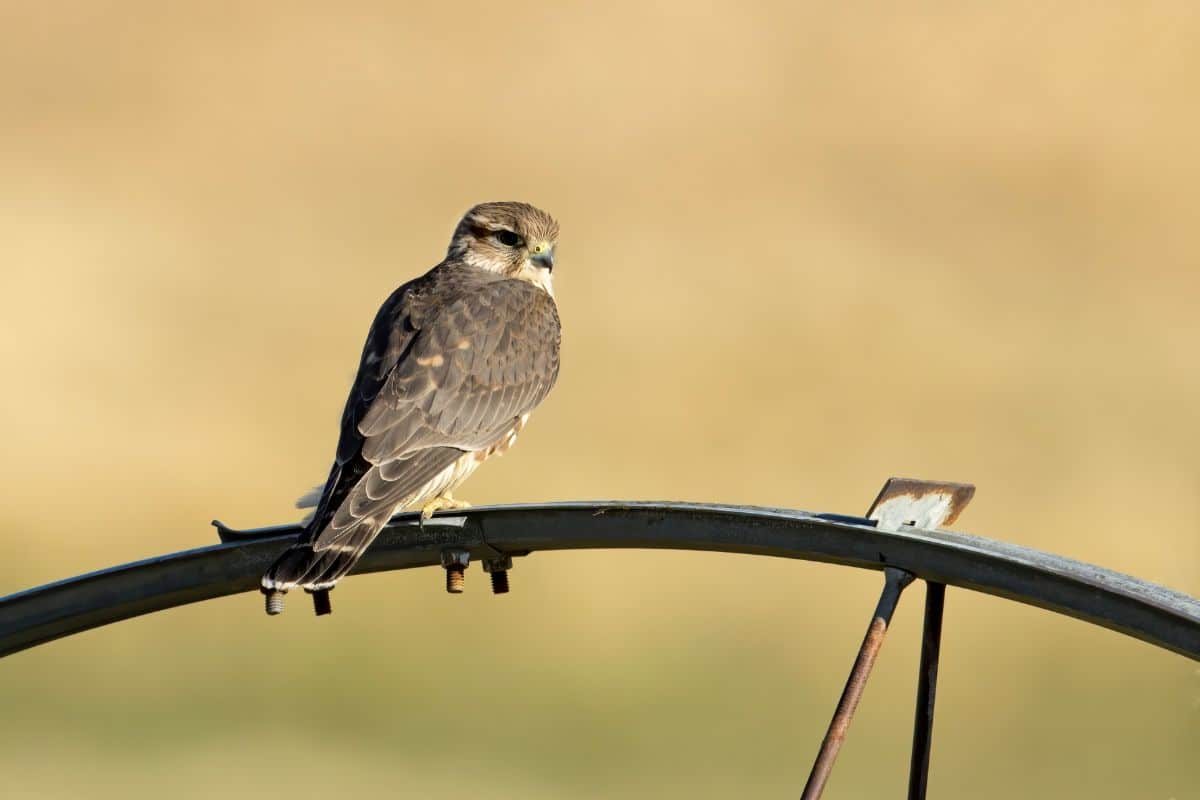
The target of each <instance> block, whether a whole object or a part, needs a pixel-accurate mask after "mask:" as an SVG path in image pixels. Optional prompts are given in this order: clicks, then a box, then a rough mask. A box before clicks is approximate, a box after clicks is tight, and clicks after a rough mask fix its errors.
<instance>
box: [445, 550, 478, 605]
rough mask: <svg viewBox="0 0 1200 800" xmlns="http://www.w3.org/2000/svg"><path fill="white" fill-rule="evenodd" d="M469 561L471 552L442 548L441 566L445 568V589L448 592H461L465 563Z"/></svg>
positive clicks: (464, 577)
mask: <svg viewBox="0 0 1200 800" xmlns="http://www.w3.org/2000/svg"><path fill="white" fill-rule="evenodd" d="M469 563H471V554H470V553H468V552H467V551H466V550H443V551H442V566H443V567H445V568H446V591H447V592H449V593H450V594H462V591H463V584H464V583H465V581H466V577H467V576H466V574H465V573H466V569H467V565H468V564H469Z"/></svg>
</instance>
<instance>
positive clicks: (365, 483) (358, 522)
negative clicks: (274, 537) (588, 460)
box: [312, 280, 559, 552]
mask: <svg viewBox="0 0 1200 800" xmlns="http://www.w3.org/2000/svg"><path fill="white" fill-rule="evenodd" d="M449 294H451V296H450V297H447V298H446V300H447V301H448V302H445V303H442V304H437V310H436V311H434V312H432V313H427V314H426V315H425V316H427V317H428V319H427V320H423V321H422V324H421V327H420V328H418V329H417V330H416V331H415V333H413V335H412V337H411V341H410V342H408V343H407V346H405V347H404V348H403V352H402V353H401V354H400V356H399V357H398V360H397V362H396V364H395V366H394V367H393V368H392V370H391V372H390V373H389V374H388V375H387V378H386V380H385V381H384V382H383V383H382V386H381V387H380V388H379V390H378V392H377V394H376V395H375V396H374V397H373V399H371V401H370V403H369V405H367V407H366V409H365V413H363V414H362V415H361V417H360V418H359V419H358V421H357V425H356V433H357V434H358V436H356V437H350V438H354V439H358V442H357V444H358V447H357V450H358V452H357V453H355V454H354V457H353V458H351V459H347V460H346V461H343V458H344V457H346V456H350V455H351V454H350V453H349V452H343V448H342V447H341V446H339V452H338V460H339V462H342V463H345V465H346V467H348V468H349V469H347V470H346V471H345V472H346V475H345V478H350V477H353V478H354V481H353V485H352V486H347V487H346V491H345V492H344V494H343V497H342V498H340V502H338V503H337V506H336V508H333V507H329V505H330V504H323V505H326V506H327V511H328V513H327V514H326V516H327V518H328V522H327V524H325V525H324V526H323V529H318V530H320V533H319V535H318V536H317V537H316V539H315V540H314V541H313V542H312V549H313V550H314V551H317V552H320V551H322V550H326V549H329V548H336V549H343V548H344V547H345V546H346V544H347V542H348V540H349V539H351V538H355V537H354V536H353V534H354V532H355V531H356V530H358V529H360V528H361V527H363V524H364V523H366V524H369V525H370V526H372V527H376V526H377V525H381V524H382V523H383V522H384V521H386V519H385V515H387V514H390V513H391V511H392V510H393V509H394V508H395V506H396V504H397V503H399V502H402V501H406V500H407V499H408V498H410V497H411V495H412V494H413V493H414V492H416V491H417V490H419V489H420V488H421V487H422V486H424V485H425V484H426V483H427V482H428V481H429V480H431V479H432V478H434V477H435V476H436V475H437V474H438V473H439V472H441V471H442V470H444V469H446V468H447V467H448V466H450V465H451V464H453V463H454V462H455V461H456V460H457V459H458V458H459V457H460V456H461V455H462V454H463V453H464V452H470V451H474V450H479V449H482V448H485V447H488V446H490V445H492V444H494V443H495V442H496V441H497V440H498V439H499V438H501V437H502V436H504V435H505V434H506V433H507V432H508V431H509V429H510V428H511V427H512V425H513V422H514V420H515V419H516V418H518V417H520V416H522V415H523V414H526V413H528V412H529V411H531V410H532V409H533V408H534V407H536V406H537V405H538V403H540V402H541V401H542V399H543V398H544V397H545V396H546V394H547V393H548V392H549V391H550V389H551V387H552V386H553V385H554V381H555V379H556V378H557V376H558V344H559V320H558V313H557V310H556V309H555V306H554V301H553V300H552V299H551V298H550V297H549V296H548V295H547V294H546V293H545V292H543V291H541V290H540V289H538V288H536V287H534V286H532V285H530V284H529V283H526V282H524V281H517V280H499V281H491V282H487V283H483V284H477V285H475V286H472V287H470V288H469V289H467V290H465V291H464V290H461V289H458V290H455V291H454V292H452V293H449ZM429 299H430V300H431V301H434V300H436V299H437V298H429ZM356 385H357V383H356ZM349 413H350V408H349V405H348V406H347V414H349ZM345 433H348V432H344V434H343V440H345V439H346V438H348V437H346V435H345ZM350 462H356V463H354V464H352V463H350ZM345 478H343V480H344V479H345ZM329 491H330V488H329V487H327V488H326V492H327V493H328V492H329ZM331 499H332V498H331ZM330 514H331V516H329V515H330ZM319 518H320V517H318V520H319ZM376 529H377V527H376ZM372 535H373V534H372Z"/></svg>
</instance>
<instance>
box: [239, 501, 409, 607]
mask: <svg viewBox="0 0 1200 800" xmlns="http://www.w3.org/2000/svg"><path fill="white" fill-rule="evenodd" d="M383 521H384V522H386V521H387V520H386V518H385V519H384V520H383ZM382 528H383V524H382V523H381V522H376V521H375V520H373V519H365V520H362V521H361V522H360V523H359V524H358V525H356V526H355V527H354V529H353V530H351V531H347V534H346V535H345V538H344V539H343V540H342V541H339V542H338V543H337V544H336V545H334V546H332V547H329V548H327V549H325V550H320V551H314V550H313V549H312V543H311V542H302V543H299V544H295V545H292V546H291V547H290V548H288V549H287V550H285V551H284V552H283V555H281V556H280V557H279V558H278V559H276V561H275V563H274V564H272V565H271V567H270V569H268V570H267V572H266V574H265V575H263V579H262V588H263V589H264V590H265V591H277V592H286V591H287V590H288V589H293V588H295V587H297V586H298V587H301V588H303V589H307V590H308V591H310V592H315V591H320V590H322V589H332V588H333V587H334V585H335V584H336V583H337V582H338V581H339V580H341V579H342V578H344V577H345V576H346V573H348V572H349V571H350V570H351V569H352V568H353V567H354V565H355V564H356V563H358V560H359V558H361V557H362V554H363V552H365V551H366V549H367V548H368V547H369V546H370V545H371V542H373V541H374V540H375V537H376V536H378V535H379V531H380V530H381V529H382Z"/></svg>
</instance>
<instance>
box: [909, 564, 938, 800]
mask: <svg viewBox="0 0 1200 800" xmlns="http://www.w3.org/2000/svg"><path fill="white" fill-rule="evenodd" d="M945 604H946V584H944V583H937V582H936V581H926V583H925V624H924V627H923V628H922V631H921V667H920V670H919V671H918V673H917V711H916V716H915V718H914V719H913V744H912V762H911V765H910V767H909V771H908V800H924V799H925V790H926V789H927V788H928V786H929V752H930V747H931V746H932V744H933V704H934V700H935V699H936V695H937V675H938V656H939V655H941V651H942V610H943V609H944V608H945Z"/></svg>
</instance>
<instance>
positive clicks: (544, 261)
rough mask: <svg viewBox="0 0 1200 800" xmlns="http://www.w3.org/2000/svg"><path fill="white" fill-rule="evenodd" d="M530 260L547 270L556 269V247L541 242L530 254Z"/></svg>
mask: <svg viewBox="0 0 1200 800" xmlns="http://www.w3.org/2000/svg"><path fill="white" fill-rule="evenodd" d="M529 260H530V261H532V262H533V263H534V264H535V265H537V266H539V267H541V268H542V269H545V270H550V271H553V270H554V248H553V247H551V246H549V245H547V244H539V245H538V246H537V247H535V248H534V250H533V253H531V254H530V257H529Z"/></svg>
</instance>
